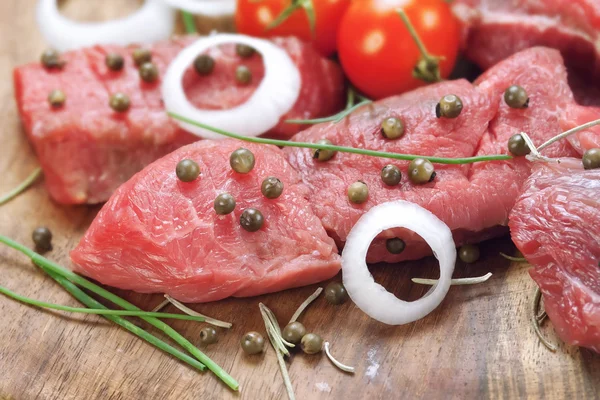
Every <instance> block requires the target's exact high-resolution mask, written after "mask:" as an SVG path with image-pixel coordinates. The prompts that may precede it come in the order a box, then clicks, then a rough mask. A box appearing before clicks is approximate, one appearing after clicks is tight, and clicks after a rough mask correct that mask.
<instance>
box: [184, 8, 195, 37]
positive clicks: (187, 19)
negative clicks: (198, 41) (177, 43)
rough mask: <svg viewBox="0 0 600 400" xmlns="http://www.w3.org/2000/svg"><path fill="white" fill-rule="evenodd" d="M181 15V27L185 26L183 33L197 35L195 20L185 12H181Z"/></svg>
mask: <svg viewBox="0 0 600 400" xmlns="http://www.w3.org/2000/svg"><path fill="white" fill-rule="evenodd" d="M181 15H182V17H183V25H184V26H185V31H186V32H187V33H198V29H196V20H195V19H194V16H193V15H192V14H190V13H189V12H187V11H182V12H181Z"/></svg>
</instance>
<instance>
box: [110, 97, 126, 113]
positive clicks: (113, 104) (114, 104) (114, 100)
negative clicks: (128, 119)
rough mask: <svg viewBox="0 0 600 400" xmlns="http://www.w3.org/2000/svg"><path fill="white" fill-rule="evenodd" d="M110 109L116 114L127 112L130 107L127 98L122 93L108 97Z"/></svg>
mask: <svg viewBox="0 0 600 400" xmlns="http://www.w3.org/2000/svg"><path fill="white" fill-rule="evenodd" d="M109 105H110V108H112V109H113V110H114V111H116V112H125V111H127V110H129V106H130V105H131V103H130V101H129V96H127V95H126V94H124V93H115V94H113V95H112V96H110V101H109Z"/></svg>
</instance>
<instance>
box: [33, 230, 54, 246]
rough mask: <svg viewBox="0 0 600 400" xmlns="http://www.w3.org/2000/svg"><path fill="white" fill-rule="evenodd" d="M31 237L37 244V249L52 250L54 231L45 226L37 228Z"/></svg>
mask: <svg viewBox="0 0 600 400" xmlns="http://www.w3.org/2000/svg"><path fill="white" fill-rule="evenodd" d="M31 239H32V240H33V243H34V244H35V248H36V250H38V251H40V252H45V251H50V250H52V232H50V229H48V228H46V227H45V226H41V227H39V228H35V230H34V231H33V233H32V234H31Z"/></svg>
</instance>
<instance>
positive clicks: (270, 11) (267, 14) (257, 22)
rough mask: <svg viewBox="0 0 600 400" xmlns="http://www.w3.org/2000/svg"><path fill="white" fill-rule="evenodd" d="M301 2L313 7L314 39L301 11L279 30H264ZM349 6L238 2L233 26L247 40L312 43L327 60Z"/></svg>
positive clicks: (336, 1) (346, 0) (319, 1)
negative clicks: (291, 38)
mask: <svg viewBox="0 0 600 400" xmlns="http://www.w3.org/2000/svg"><path fill="white" fill-rule="evenodd" d="M303 1H312V5H313V7H314V13H315V32H314V36H313V33H312V32H311V29H310V24H309V19H308V16H307V14H306V11H305V10H304V9H303V8H302V7H300V8H298V9H296V10H295V11H294V12H293V13H292V14H291V15H290V16H289V17H288V18H287V19H286V20H285V21H284V22H283V23H281V24H280V25H279V26H276V27H274V28H272V29H267V25H269V24H270V23H271V22H272V21H273V20H275V19H276V18H277V17H278V16H279V15H280V14H281V13H282V12H283V11H284V10H285V9H287V8H288V7H290V6H291V5H292V3H295V2H300V3H301V2H303ZM349 5H350V0H260V1H257V0H238V2H237V9H236V13H235V24H236V28H237V31H238V32H239V33H243V34H246V35H250V36H258V37H272V36H297V37H299V38H300V39H302V40H304V41H306V42H311V41H312V42H313V43H314V46H315V48H316V49H317V50H318V51H319V52H320V53H321V54H323V55H324V56H328V55H331V54H332V53H333V52H334V51H335V50H336V47H337V46H336V41H337V31H338V27H339V24H340V21H341V19H342V16H343V15H344V12H345V11H346V9H347V8H348V6H349Z"/></svg>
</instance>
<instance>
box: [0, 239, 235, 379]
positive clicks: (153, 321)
mask: <svg viewBox="0 0 600 400" xmlns="http://www.w3.org/2000/svg"><path fill="white" fill-rule="evenodd" d="M0 243H4V244H5V245H7V246H9V247H11V248H13V249H15V250H17V251H20V252H21V253H23V254H25V255H26V256H27V257H29V258H30V259H31V260H32V261H34V262H35V263H36V264H37V265H40V266H42V267H44V268H45V269H46V270H48V271H51V272H53V273H55V274H57V275H60V276H62V277H64V278H66V279H68V280H69V281H71V282H73V283H75V284H76V285H79V286H81V287H83V288H85V289H88V290H90V291H92V292H93V293H96V294H97V295H99V296H102V297H104V298H105V299H106V300H108V301H110V302H112V303H114V304H116V305H118V306H120V307H122V308H124V309H125V310H130V311H143V310H140V309H139V308H138V307H136V306H134V305H133V304H131V303H129V302H128V301H127V300H125V299H122V298H121V297H119V296H117V295H115V294H113V293H111V292H109V291H108V290H106V289H104V288H102V287H100V286H98V285H96V284H94V283H92V282H90V281H88V280H87V279H85V278H83V277H81V276H79V275H77V274H76V273H74V272H72V271H70V270H68V269H66V268H63V267H61V266H60V265H58V264H56V263H54V262H53V261H50V260H48V259H47V258H45V257H43V256H41V255H39V254H37V253H36V252H34V251H32V250H30V249H29V248H27V247H25V246H23V245H22V244H20V243H17V242H15V241H13V240H12V239H9V238H7V237H6V236H2V235H0ZM141 318H142V319H143V320H144V321H146V322H148V323H149V324H150V325H152V326H154V327H156V328H158V329H160V330H161V331H163V332H164V333H165V334H166V335H167V336H169V337H170V338H171V339H173V340H174V341H175V342H177V343H178V344H179V345H180V346H181V347H183V348H184V349H185V350H187V351H188V352H189V353H190V354H191V355H193V356H194V357H196V359H198V360H199V361H200V362H201V363H203V364H204V365H206V367H208V369H210V370H211V371H212V372H213V373H214V374H215V375H216V376H218V377H219V378H220V379H221V380H222V381H223V382H225V384H226V385H227V386H229V387H230V388H231V389H233V390H238V388H239V384H238V382H237V381H236V380H235V379H233V377H231V376H230V375H229V374H228V373H227V372H225V370H223V368H221V367H220V366H219V365H217V364H216V363H215V362H214V361H213V360H211V359H210V358H209V357H208V356H207V355H206V354H204V353H203V352H202V351H200V349H198V348H197V347H195V346H194V345H193V344H192V343H190V342H189V341H188V340H187V339H186V338H184V337H183V336H181V335H180V334H179V333H178V332H177V331H175V330H174V329H173V328H171V327H170V326H169V325H167V324H165V323H164V322H163V321H161V320H159V319H157V318H153V317H141Z"/></svg>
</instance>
